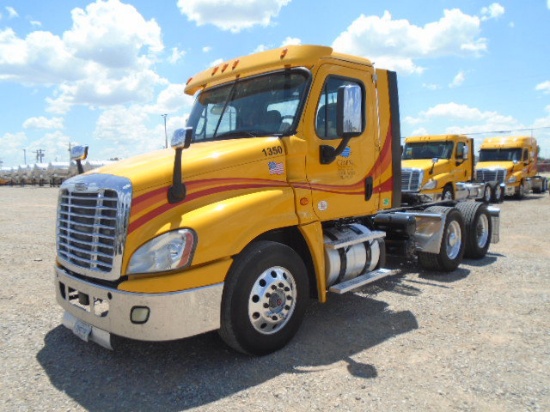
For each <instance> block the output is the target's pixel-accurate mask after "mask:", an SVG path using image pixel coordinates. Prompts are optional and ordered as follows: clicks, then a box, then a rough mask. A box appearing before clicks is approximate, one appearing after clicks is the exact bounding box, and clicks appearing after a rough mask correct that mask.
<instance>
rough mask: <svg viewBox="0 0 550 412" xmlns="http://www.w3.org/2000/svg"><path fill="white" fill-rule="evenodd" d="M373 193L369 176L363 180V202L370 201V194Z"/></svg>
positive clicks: (371, 180) (372, 185)
mask: <svg viewBox="0 0 550 412" xmlns="http://www.w3.org/2000/svg"><path fill="white" fill-rule="evenodd" d="M373 191H374V184H373V179H372V176H369V177H367V178H366V179H365V200H370V198H371V197H372V192H373Z"/></svg>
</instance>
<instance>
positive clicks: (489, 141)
mask: <svg viewBox="0 0 550 412" xmlns="http://www.w3.org/2000/svg"><path fill="white" fill-rule="evenodd" d="M538 154H539V146H538V145H537V140H536V139H535V138H533V137H529V136H506V137H488V138H486V139H485V140H484V141H483V143H482V144H481V147H480V150H479V160H478V163H477V164H476V176H477V179H478V180H480V181H487V180H497V181H499V182H500V183H502V184H505V193H504V194H505V195H506V196H514V197H515V198H516V199H522V198H523V197H524V196H525V195H526V194H527V193H529V192H530V191H533V193H544V192H546V191H547V190H548V182H547V179H546V178H545V177H542V176H538V175H537V173H538V170H537V163H538Z"/></svg>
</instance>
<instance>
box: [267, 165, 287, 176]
mask: <svg viewBox="0 0 550 412" xmlns="http://www.w3.org/2000/svg"><path fill="white" fill-rule="evenodd" d="M267 167H269V174H270V175H282V174H283V173H284V172H285V169H284V166H283V163H282V162H281V163H277V162H269V163H268V164H267Z"/></svg>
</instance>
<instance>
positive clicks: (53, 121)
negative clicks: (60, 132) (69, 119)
mask: <svg viewBox="0 0 550 412" xmlns="http://www.w3.org/2000/svg"><path fill="white" fill-rule="evenodd" d="M23 128H24V129H63V118H61V117H52V118H49V119H48V118H46V117H44V116H39V117H30V118H28V119H27V120H25V121H24V122H23Z"/></svg>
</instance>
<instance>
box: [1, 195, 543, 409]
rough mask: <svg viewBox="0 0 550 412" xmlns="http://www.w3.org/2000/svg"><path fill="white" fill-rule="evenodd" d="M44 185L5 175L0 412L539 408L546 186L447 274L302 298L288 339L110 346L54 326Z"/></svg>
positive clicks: (52, 202) (415, 272)
mask: <svg viewBox="0 0 550 412" xmlns="http://www.w3.org/2000/svg"><path fill="white" fill-rule="evenodd" d="M56 201H57V191H56V190H55V189H50V188H30V187H26V188H10V187H0V210H1V212H0V229H1V239H0V276H1V278H2V288H0V312H1V318H0V319H1V321H0V322H1V323H0V327H1V328H0V361H1V366H2V367H1V369H2V374H1V376H0V410H2V411H30V410H32V411H35V410H44V411H59V410H64V411H80V410H90V411H107V410H117V411H124V410H132V411H153V410H155V411H158V410H163V411H180V410H189V409H196V410H204V411H214V410H223V411H242V410H253V411H328V410H332V409H338V410H352V411H365V410H373V411H382V410H391V411H414V410H419V411H443V410H464V411H514V412H515V411H538V410H540V411H549V410H550V247H549V241H548V234H549V233H550V197H549V196H548V194H544V195H529V196H528V197H527V198H526V199H524V200H522V201H515V200H507V201H506V202H505V203H504V204H502V205H501V209H502V212H501V217H502V221H501V242H500V243H499V244H496V245H492V246H491V249H490V253H489V254H488V255H487V257H485V258H484V259H482V260H480V261H466V262H465V263H464V264H462V265H461V267H460V268H459V269H458V270H457V271H456V272H454V273H453V274H450V275H443V276H442V275H437V274H433V273H427V272H422V271H420V270H419V269H418V267H416V266H415V265H411V264H407V265H401V266H398V267H399V268H400V271H399V273H398V274H397V275H395V276H393V277H391V278H387V279H385V280H383V281H381V282H379V283H377V284H374V285H371V286H367V287H365V288H364V289H362V290H361V291H359V292H357V293H354V294H347V295H343V296H330V297H329V302H328V303H327V304H324V305H321V304H318V303H316V302H313V301H312V302H311V305H310V307H309V310H308V314H307V317H306V319H305V321H304V324H303V326H302V329H301V330H300V331H299V333H298V335H297V336H296V338H295V339H294V340H293V341H292V342H291V344H290V345H289V346H287V347H286V348H285V349H283V350H281V351H279V352H277V353H275V354H272V355H269V356H266V357H262V358H251V357H247V356H244V355H240V354H237V353H235V352H233V351H231V350H229V349H227V347H226V346H224V344H223V343H222V341H221V340H220V339H219V338H218V336H217V334H216V333H209V334H206V335H202V336H199V337H195V338H191V339H186V340H181V341H177V342H168V343H159V344H150V343H140V342H132V341H124V342H123V343H122V345H121V347H120V350H118V351H115V352H110V351H107V350H105V349H103V348H101V347H99V346H97V345H95V344H86V343H84V342H82V341H80V340H78V339H77V338H76V337H75V336H74V335H73V334H72V333H71V332H70V331H68V330H67V329H65V328H64V327H63V326H61V325H60V320H61V315H62V311H61V309H60V308H59V307H58V306H57V304H56V302H55V298H54V290H53V269H52V267H53V263H54V256H55V208H56Z"/></svg>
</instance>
